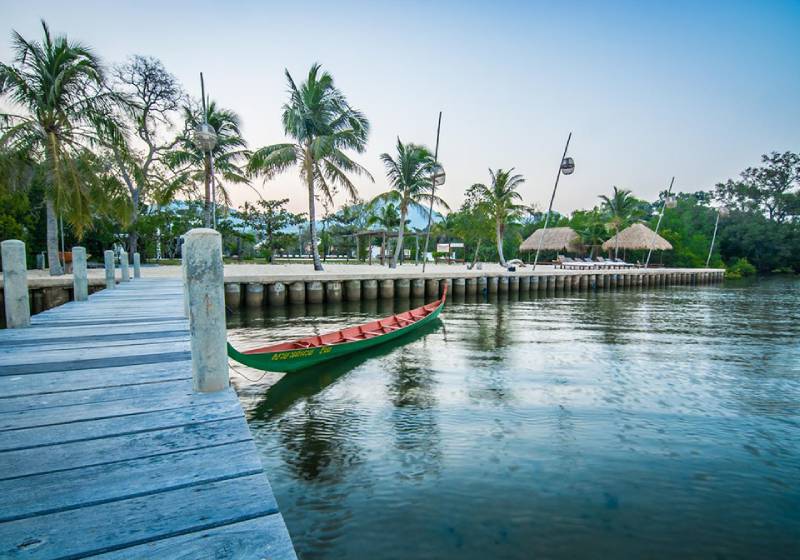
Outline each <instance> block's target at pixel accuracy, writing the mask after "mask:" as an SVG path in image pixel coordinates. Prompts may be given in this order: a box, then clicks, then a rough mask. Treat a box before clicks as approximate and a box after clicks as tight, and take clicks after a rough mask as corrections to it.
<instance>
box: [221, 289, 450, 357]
mask: <svg viewBox="0 0 800 560" xmlns="http://www.w3.org/2000/svg"><path fill="white" fill-rule="evenodd" d="M446 298H447V285H446V284H445V288H444V292H443V293H442V297H441V298H440V299H438V300H436V301H434V302H431V303H429V304H427V305H423V306H422V307H417V308H416V309H411V310H409V311H404V312H403V313H397V314H395V315H392V316H390V317H386V318H384V319H379V320H377V321H370V322H369V323H364V324H363V325H358V326H355V327H347V328H344V329H341V330H338V331H335V332H330V333H326V334H321V335H318V336H309V337H306V338H301V339H299V340H294V341H292V342H280V343H278V344H271V345H269V346H264V347H263V348H255V349H252V350H245V351H244V352H239V351H238V350H236V348H234V347H233V346H231V344H230V343H228V356H230V357H231V358H233V359H234V360H236V361H237V362H239V363H242V364H244V365H246V366H250V367H252V368H256V369H262V370H265V371H285V372H292V371H298V370H301V369H305V368H307V367H311V366H313V365H316V364H319V363H320V362H325V361H327V360H333V359H335V358H339V357H341V356H346V355H347V354H351V353H353V352H358V351H359V350H363V349H365V348H369V347H371V346H375V345H377V344H382V343H384V342H388V341H390V340H394V339H396V338H398V337H400V336H403V335H405V334H407V333H409V332H411V331H413V330H415V329H418V328H419V327H421V326H422V325H426V324H429V323H431V322H433V321H435V320H436V317H438V316H439V313H441V311H442V307H444V302H445V299H446Z"/></svg>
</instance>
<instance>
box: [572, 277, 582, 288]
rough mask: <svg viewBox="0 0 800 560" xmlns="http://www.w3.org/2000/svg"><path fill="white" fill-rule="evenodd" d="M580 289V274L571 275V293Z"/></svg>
mask: <svg viewBox="0 0 800 560" xmlns="http://www.w3.org/2000/svg"><path fill="white" fill-rule="evenodd" d="M580 288H581V275H580V274H573V275H572V291H573V292H577V291H578V290H580Z"/></svg>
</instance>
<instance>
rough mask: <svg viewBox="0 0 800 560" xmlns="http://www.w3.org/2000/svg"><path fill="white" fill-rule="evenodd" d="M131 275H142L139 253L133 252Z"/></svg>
mask: <svg viewBox="0 0 800 560" xmlns="http://www.w3.org/2000/svg"><path fill="white" fill-rule="evenodd" d="M133 277H134V278H141V277H142V257H141V255H139V253H134V254H133Z"/></svg>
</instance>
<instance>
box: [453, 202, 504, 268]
mask: <svg viewBox="0 0 800 560" xmlns="http://www.w3.org/2000/svg"><path fill="white" fill-rule="evenodd" d="M451 216H452V221H453V228H452V229H453V233H454V234H455V235H457V236H459V237H460V238H461V239H463V240H464V253H465V255H467V253H468V251H470V252H472V254H473V257H472V263H470V264H469V265H467V268H469V269H470V270H472V269H473V268H474V267H475V265H476V264H477V262H478V256H479V255H480V251H481V244H482V243H483V242H484V241H489V240H491V238H492V235H493V232H494V220H492V218H491V216H490V215H489V214H487V213H486V212H485V211H484V209H483V208H482V207H481V201H480V200H479V199H476V197H475V196H474V195H473V196H467V199H466V200H465V201H464V203H463V204H462V205H461V208H459V210H458V211H457V212H453V213H452V214H451ZM473 246H474V248H475V249H474V252H473V251H471V249H472V247H473ZM466 258H467V257H466V256H465V259H466Z"/></svg>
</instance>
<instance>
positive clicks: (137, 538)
mask: <svg viewBox="0 0 800 560" xmlns="http://www.w3.org/2000/svg"><path fill="white" fill-rule="evenodd" d="M265 494H266V495H270V496H271V492H269V490H268V486H267V481H266V478H265V477H264V476H263V475H261V474H258V475H252V476H247V477H242V478H235V479H231V480H223V481H220V482H213V483H210V484H203V485H199V486H191V487H189V488H181V489H178V490H173V491H169V492H161V493H158V494H153V495H149V496H144V497H141V498H133V499H129V500H121V501H117V502H111V503H107V504H100V505H96V506H90V507H86V508H81V509H80V510H69V511H64V512H60V513H53V514H49V515H41V516H37V517H32V518H28V519H23V520H19V521H11V522H9V523H3V524H0V543H2V544H3V547H4V548H3V549H0V556H2V557H3V558H9V559H17V558H25V559H30V560H34V559H36V560H46V559H55V558H76V557H79V556H88V555H91V554H99V553H103V552H112V551H114V550H119V549H122V548H125V547H129V546H133V545H139V544H144V543H147V542H151V541H153V540H156V539H164V538H168V537H174V536H180V535H184V534H187V533H190V532H197V531H199V530H204V529H205V530H207V529H211V528H214V527H220V526H223V525H229V524H231V523H235V522H239V521H247V520H249V519H255V518H258V517H263V516H266V515H271V514H275V513H277V504H276V503H275V500H274V499H265Z"/></svg>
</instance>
